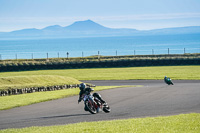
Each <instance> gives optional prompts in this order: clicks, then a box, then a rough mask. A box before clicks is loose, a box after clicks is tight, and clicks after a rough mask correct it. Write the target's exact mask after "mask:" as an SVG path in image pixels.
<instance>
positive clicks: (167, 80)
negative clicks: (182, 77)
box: [164, 76, 174, 85]
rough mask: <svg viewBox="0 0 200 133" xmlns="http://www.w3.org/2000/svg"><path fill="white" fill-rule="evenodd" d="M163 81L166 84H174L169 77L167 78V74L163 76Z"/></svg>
mask: <svg viewBox="0 0 200 133" xmlns="http://www.w3.org/2000/svg"><path fill="white" fill-rule="evenodd" d="M164 81H165V83H166V84H168V85H174V83H173V82H172V80H171V79H170V78H168V77H167V76H165V78H164Z"/></svg>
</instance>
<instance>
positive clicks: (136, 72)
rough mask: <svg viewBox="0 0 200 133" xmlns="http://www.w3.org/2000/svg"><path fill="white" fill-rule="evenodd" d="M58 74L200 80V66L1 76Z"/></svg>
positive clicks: (86, 77) (27, 73)
mask: <svg viewBox="0 0 200 133" xmlns="http://www.w3.org/2000/svg"><path fill="white" fill-rule="evenodd" d="M32 75H58V76H66V77H73V78H75V79H77V80H131V79H155V80H158V79H163V78H164V76H168V77H170V78H171V79H172V80H175V79H178V80H179V79H180V80H183V79H186V80H200V66H159V67H124V68H91V69H64V70H40V71H23V72H2V73H0V77H3V78H5V77H9V76H32Z"/></svg>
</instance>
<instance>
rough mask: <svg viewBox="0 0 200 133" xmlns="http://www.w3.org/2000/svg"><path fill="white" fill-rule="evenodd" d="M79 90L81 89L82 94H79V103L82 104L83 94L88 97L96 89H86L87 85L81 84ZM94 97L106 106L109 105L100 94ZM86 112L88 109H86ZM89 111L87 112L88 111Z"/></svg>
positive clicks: (95, 94)
mask: <svg viewBox="0 0 200 133" xmlns="http://www.w3.org/2000/svg"><path fill="white" fill-rule="evenodd" d="M79 89H80V92H79V99H78V103H79V102H81V100H82V98H83V97H82V96H83V94H85V95H88V94H90V92H91V91H93V90H94V89H92V88H90V87H86V84H85V83H81V84H80V85H79ZM93 97H96V98H97V99H99V100H100V101H101V102H102V103H103V104H104V105H107V103H106V102H105V101H104V100H103V99H102V98H101V95H100V94H98V93H94V94H93ZM85 110H86V109H85ZM86 111H87V110H86Z"/></svg>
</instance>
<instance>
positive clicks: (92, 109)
mask: <svg viewBox="0 0 200 133" xmlns="http://www.w3.org/2000/svg"><path fill="white" fill-rule="evenodd" d="M85 108H86V109H87V110H88V111H89V112H90V113H91V114H96V113H97V110H96V108H95V106H94V105H93V102H91V101H86V102H85Z"/></svg>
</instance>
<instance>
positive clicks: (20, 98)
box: [0, 86, 125, 110]
mask: <svg viewBox="0 0 200 133" xmlns="http://www.w3.org/2000/svg"><path fill="white" fill-rule="evenodd" d="M117 87H123V86H99V87H95V88H94V90H95V91H99V90H105V89H111V88H117ZM124 87H125V86H124ZM79 91H80V90H79V88H73V89H64V90H57V91H46V92H35V93H27V94H21V95H11V96H4V97H0V110H5V109H11V108H14V107H20V106H25V105H30V104H34V103H39V102H44V101H49V100H54V99H59V98H64V97H68V96H73V95H78V94H79Z"/></svg>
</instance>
